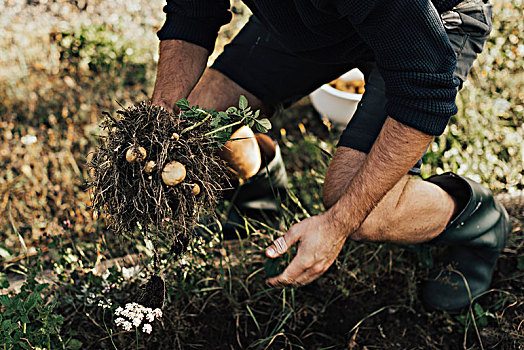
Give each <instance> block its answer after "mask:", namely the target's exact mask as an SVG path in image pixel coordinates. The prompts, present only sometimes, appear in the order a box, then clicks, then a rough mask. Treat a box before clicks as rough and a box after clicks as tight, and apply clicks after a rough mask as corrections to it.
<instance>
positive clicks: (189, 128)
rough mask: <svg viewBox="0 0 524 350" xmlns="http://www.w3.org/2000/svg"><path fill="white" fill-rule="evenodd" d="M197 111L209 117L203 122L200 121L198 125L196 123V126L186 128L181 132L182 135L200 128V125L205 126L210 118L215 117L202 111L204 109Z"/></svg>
mask: <svg viewBox="0 0 524 350" xmlns="http://www.w3.org/2000/svg"><path fill="white" fill-rule="evenodd" d="M197 111H199V112H201V113H205V114H207V116H206V117H205V118H204V119H202V120H201V121H199V122H198V123H195V124H193V125H191V126H188V127H187V128H185V129H184V130H182V131H181V132H180V134H184V133H186V132H188V131H191V130H193V129H195V128H198V127H199V126H200V125H202V124H204V123H205V122H206V121H207V120H208V119H209V118H212V117H213V115H212V114H209V113H208V112H206V111H204V110H202V109H197Z"/></svg>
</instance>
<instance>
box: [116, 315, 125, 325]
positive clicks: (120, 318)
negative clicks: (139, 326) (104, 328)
mask: <svg viewBox="0 0 524 350" xmlns="http://www.w3.org/2000/svg"><path fill="white" fill-rule="evenodd" d="M124 322H126V320H124V319H123V318H122V317H119V318H117V319H116V320H115V323H116V325H117V327H120V326H122V325H123V324H124Z"/></svg>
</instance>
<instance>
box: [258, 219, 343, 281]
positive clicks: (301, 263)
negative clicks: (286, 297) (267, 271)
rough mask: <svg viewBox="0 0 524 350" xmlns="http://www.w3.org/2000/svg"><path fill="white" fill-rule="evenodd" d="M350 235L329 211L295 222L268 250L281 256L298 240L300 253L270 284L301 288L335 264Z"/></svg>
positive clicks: (268, 253) (269, 252) (270, 255)
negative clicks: (336, 222) (339, 225)
mask: <svg viewBox="0 0 524 350" xmlns="http://www.w3.org/2000/svg"><path fill="white" fill-rule="evenodd" d="M346 238H347V234H346V233H345V232H344V231H343V230H342V229H341V228H340V227H338V226H337V225H336V224H335V223H334V222H333V220H332V218H331V217H330V214H329V212H328V213H324V214H322V215H318V216H313V217H310V218H308V219H306V220H303V221H301V222H299V223H297V224H295V225H293V227H291V229H290V230H289V231H288V232H287V233H286V235H285V236H283V237H280V238H278V239H277V240H275V242H274V243H273V244H272V245H271V246H269V247H268V248H267V249H266V255H267V256H268V257H269V258H277V257H279V256H281V255H282V254H284V253H285V252H286V251H287V250H288V249H289V248H290V247H291V246H292V245H293V244H295V243H297V244H298V249H297V255H296V256H295V258H294V259H293V261H291V263H290V264H289V266H288V267H287V268H286V269H285V270H284V272H283V273H282V274H280V275H279V276H276V277H273V278H270V279H268V280H267V283H269V284H271V285H273V286H275V287H287V286H294V287H298V286H301V285H304V284H307V283H310V282H312V281H313V280H315V279H316V278H318V277H319V276H320V275H322V274H323V273H324V272H325V271H326V270H327V269H328V268H329V267H330V266H331V264H333V262H334V261H335V259H336V258H337V256H338V254H339V253H340V250H341V249H342V247H343V246H344V242H345V241H346Z"/></svg>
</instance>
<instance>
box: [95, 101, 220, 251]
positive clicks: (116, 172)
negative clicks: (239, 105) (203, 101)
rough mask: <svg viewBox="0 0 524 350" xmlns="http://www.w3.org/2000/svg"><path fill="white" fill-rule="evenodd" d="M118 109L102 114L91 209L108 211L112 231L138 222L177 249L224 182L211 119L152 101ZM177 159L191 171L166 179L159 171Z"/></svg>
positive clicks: (208, 210) (130, 229) (126, 229)
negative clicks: (176, 111) (180, 178)
mask: <svg viewBox="0 0 524 350" xmlns="http://www.w3.org/2000/svg"><path fill="white" fill-rule="evenodd" d="M203 112H205V111H203ZM117 114H118V115H117V116H116V117H113V116H111V115H110V114H109V113H105V116H106V117H107V118H106V119H105V120H104V121H103V122H102V128H103V130H104V134H105V136H102V137H101V142H100V145H99V147H98V149H97V150H96V152H95V153H94V154H93V157H92V160H91V161H90V162H89V164H88V166H89V168H90V170H89V171H90V176H91V180H90V182H89V184H88V185H89V187H90V190H91V194H92V206H93V209H94V210H95V211H96V212H98V213H101V214H104V215H105V217H106V218H107V220H108V226H109V228H110V229H111V230H113V231H114V232H115V233H117V234H122V233H129V232H133V231H134V230H135V229H136V228H137V227H139V228H141V229H142V230H145V231H147V232H148V233H150V234H151V236H153V237H156V238H158V239H162V240H164V241H165V240H166V239H167V240H168V242H170V244H171V248H172V250H173V251H174V253H175V254H179V253H180V252H182V251H183V250H185V247H186V246H187V243H188V241H189V236H190V233H191V230H192V228H194V226H195V224H196V223H197V222H198V220H199V215H201V214H202V213H204V212H206V213H212V212H213V209H214V206H215V204H216V202H217V200H218V199H219V198H220V195H221V190H222V189H223V188H224V187H225V186H227V178H228V177H227V176H226V171H227V167H226V164H225V163H224V162H223V161H222V160H221V159H219V158H218V156H217V155H216V153H215V151H216V150H217V149H218V147H220V145H219V144H218V143H217V141H216V140H215V139H213V137H212V136H207V135H209V134H208V133H209V132H210V131H211V130H213V127H212V126H211V125H210V122H211V120H212V119H209V120H206V118H203V117H202V115H195V114H194V113H186V114H184V113H179V114H173V113H170V112H168V111H167V110H166V109H164V108H162V107H158V106H153V105H151V103H149V102H141V103H139V104H136V105H134V106H132V107H129V108H126V109H123V110H120V111H118V112H117ZM208 115H209V114H208ZM206 134H207V135H206ZM175 161H176V162H179V163H181V164H183V166H184V167H185V170H186V174H185V178H184V179H183V181H182V182H180V183H177V184H176V185H172V186H169V185H166V183H165V182H164V181H163V180H162V170H163V169H164V168H165V166H166V165H167V164H168V163H171V162H175ZM197 188H198V191H197V190H196V189H197Z"/></svg>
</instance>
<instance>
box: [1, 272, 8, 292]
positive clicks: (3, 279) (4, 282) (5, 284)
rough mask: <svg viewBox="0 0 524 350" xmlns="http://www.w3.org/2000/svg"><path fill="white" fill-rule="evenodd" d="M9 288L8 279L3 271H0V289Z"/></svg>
mask: <svg viewBox="0 0 524 350" xmlns="http://www.w3.org/2000/svg"><path fill="white" fill-rule="evenodd" d="M3 288H9V281H8V280H7V275H6V274H5V273H0V289H3Z"/></svg>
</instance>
